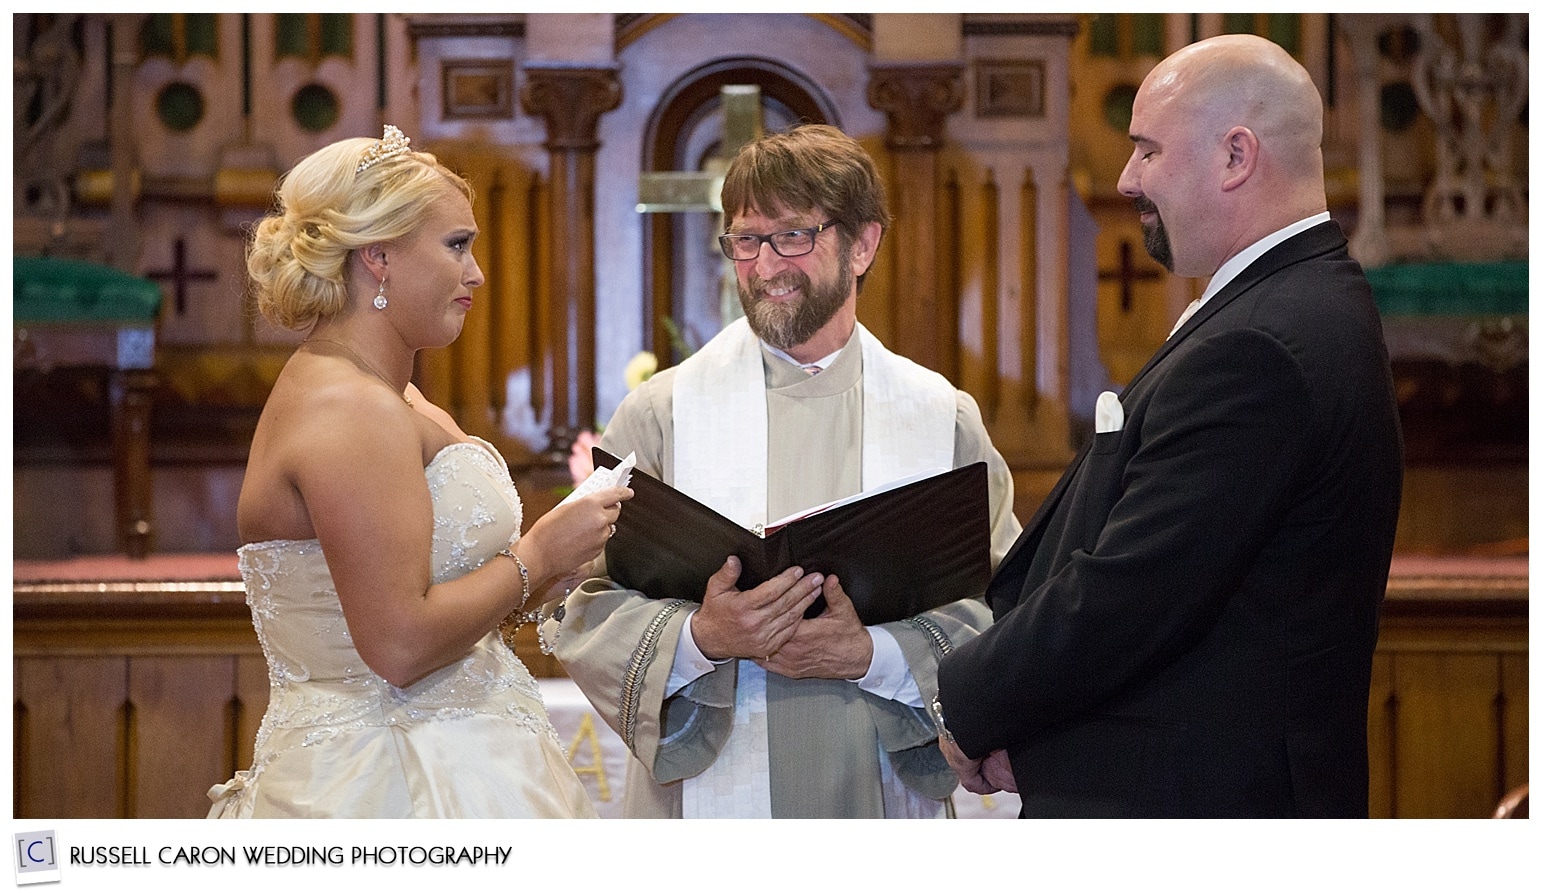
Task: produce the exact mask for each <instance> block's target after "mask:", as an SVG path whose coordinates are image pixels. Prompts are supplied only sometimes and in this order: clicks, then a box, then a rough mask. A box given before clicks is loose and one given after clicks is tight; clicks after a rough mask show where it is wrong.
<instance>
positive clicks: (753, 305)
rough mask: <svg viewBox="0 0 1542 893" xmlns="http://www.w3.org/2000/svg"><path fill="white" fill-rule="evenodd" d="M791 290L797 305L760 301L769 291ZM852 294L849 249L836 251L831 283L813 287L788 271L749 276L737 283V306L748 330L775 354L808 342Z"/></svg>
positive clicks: (803, 276) (799, 272) (802, 276)
mask: <svg viewBox="0 0 1542 893" xmlns="http://www.w3.org/2000/svg"><path fill="white" fill-rule="evenodd" d="M788 285H791V286H794V287H796V288H797V289H798V292H799V294H800V295H801V297H799V298H798V300H797V301H794V302H787V301H780V302H778V301H772V300H770V299H769V298H766V297H764V293H765V291H766V290H767V289H770V288H779V287H785V286H788ZM851 292H852V272H851V248H850V246H847V247H845V248H843V249H842V250H841V251H840V257H839V259H838V262H837V272H836V275H835V277H834V279H831V280H826V281H824V282H820V283H815V282H814V281H813V280H812V279H810V278H809V276H808V274H807V273H805V272H803V271H802V270H800V269H796V268H790V269H788V270H787V271H786V272H784V273H781V274H779V275H777V276H776V277H774V278H772V279H761V278H760V277H758V276H756V275H754V274H753V273H752V274H750V277H749V281H748V282H747V283H746V282H745V281H744V280H742V279H741V280H739V306H741V307H743V308H744V316H745V318H746V319H748V320H749V323H750V330H751V331H753V332H754V333H755V334H756V335H757V336H758V337H759V338H760V339H761V340H762V341H764V342H766V343H767V344H770V345H771V346H773V347H775V348H777V349H779V350H792V349H793V348H794V347H797V346H798V345H800V344H802V343H804V342H805V341H808V340H809V339H810V338H813V337H814V336H815V335H816V334H818V332H819V330H820V329H822V328H824V327H825V324H826V323H828V322H829V321H830V320H831V319H833V318H834V317H835V314H836V313H837V312H838V311H839V310H840V309H841V307H842V305H844V304H845V303H846V299H847V298H849V297H850V296H851Z"/></svg>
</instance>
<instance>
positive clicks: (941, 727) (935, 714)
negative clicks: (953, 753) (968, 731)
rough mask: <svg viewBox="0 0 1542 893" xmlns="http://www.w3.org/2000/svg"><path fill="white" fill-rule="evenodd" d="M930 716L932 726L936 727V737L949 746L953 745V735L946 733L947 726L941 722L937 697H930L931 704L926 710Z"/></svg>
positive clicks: (940, 710)
mask: <svg viewBox="0 0 1542 893" xmlns="http://www.w3.org/2000/svg"><path fill="white" fill-rule="evenodd" d="M927 712H928V713H930V714H931V716H932V725H933V726H936V727H937V737H938V738H940V739H942V740H943V741H946V742H948V743H949V744H954V743H955V742H954V740H953V733H952V732H950V731H948V726H947V724H946V723H944V722H943V721H942V701H941V700H939V699H938V696H937V695H932V703H931V705H930V706H929V707H928V708H927Z"/></svg>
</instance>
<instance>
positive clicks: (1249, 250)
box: [1199, 211, 1328, 306]
mask: <svg viewBox="0 0 1542 893" xmlns="http://www.w3.org/2000/svg"><path fill="white" fill-rule="evenodd" d="M1327 222H1328V212H1327V211H1323V212H1322V213H1320V214H1313V215H1312V216H1311V217H1308V218H1306V219H1305V220H1297V221H1296V222H1295V223H1292V224H1291V225H1290V226H1287V227H1285V228H1284V229H1277V230H1275V231H1274V232H1272V233H1270V234H1269V235H1267V236H1264V237H1263V238H1262V239H1259V240H1258V241H1257V242H1254V243H1253V244H1251V245H1249V246H1248V247H1246V248H1244V249H1242V250H1241V251H1239V252H1237V253H1236V254H1235V255H1233V256H1232V258H1231V259H1230V260H1228V261H1227V262H1226V263H1224V264H1221V268H1220V269H1219V270H1216V271H1215V275H1214V276H1211V277H1210V284H1209V285H1207V286H1205V293H1204V294H1202V295H1200V296H1199V303H1200V306H1204V303H1205V302H1206V301H1208V300H1210V296H1211V295H1213V294H1215V293H1216V292H1218V291H1220V290H1221V289H1222V288H1224V287H1225V286H1226V283H1228V282H1230V281H1232V280H1233V279H1235V278H1237V274H1238V273H1241V272H1242V271H1243V270H1246V269H1247V268H1248V266H1249V265H1251V264H1252V263H1253V261H1255V260H1258V259H1259V258H1260V257H1263V256H1264V252H1266V251H1268V250H1269V249H1270V248H1273V247H1274V246H1276V245H1278V244H1280V243H1281V242H1283V241H1285V240H1286V239H1288V238H1290V237H1291V236H1294V235H1296V234H1297V233H1300V232H1305V231H1306V230H1309V229H1311V228H1312V227H1314V226H1316V225H1317V224H1319V223H1327Z"/></svg>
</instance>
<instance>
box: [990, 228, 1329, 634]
mask: <svg viewBox="0 0 1542 893" xmlns="http://www.w3.org/2000/svg"><path fill="white" fill-rule="evenodd" d="M1344 244H1345V242H1344V233H1343V231H1342V230H1341V229H1339V226H1338V224H1337V223H1335V222H1334V221H1331V220H1330V221H1328V222H1326V223H1321V224H1318V225H1317V226H1314V227H1312V228H1311V229H1309V230H1306V231H1305V232H1302V233H1300V234H1298V235H1295V236H1292V237H1291V238H1289V239H1286V240H1285V241H1284V242H1281V243H1280V244H1278V245H1276V246H1274V247H1273V248H1271V249H1269V250H1268V251H1266V252H1264V254H1263V256H1262V257H1260V258H1259V259H1258V260H1256V261H1254V262H1253V263H1251V264H1249V265H1248V267H1247V268H1246V269H1244V270H1243V271H1242V272H1241V273H1239V274H1237V276H1236V277H1235V278H1233V279H1232V281H1231V282H1228V283H1227V284H1226V286H1225V287H1224V288H1222V289H1221V290H1220V291H1219V292H1216V293H1215V295H1214V296H1212V297H1211V298H1210V300H1208V301H1206V302H1205V306H1203V307H1201V308H1200V309H1199V312H1197V313H1195V314H1194V315H1193V316H1192V317H1190V318H1189V320H1188V321H1187V322H1185V323H1184V324H1183V326H1182V328H1180V329H1178V331H1177V332H1175V333H1173V336H1172V337H1171V338H1168V339H1167V341H1165V342H1164V343H1163V344H1162V346H1161V347H1160V348H1158V349H1157V352H1156V353H1154V354H1152V355H1151V359H1149V360H1147V361H1146V364H1145V365H1144V366H1142V367H1141V369H1140V371H1139V372H1137V373H1135V377H1134V378H1132V379H1130V383H1129V384H1127V385H1125V386H1124V388H1123V389H1122V390H1121V391H1120V394H1121V396H1124V395H1128V394H1130V392H1131V391H1132V390H1133V389H1134V388H1135V386H1136V385H1137V384H1139V383H1140V380H1141V379H1142V378H1144V377H1145V375H1146V373H1147V372H1148V371H1149V370H1151V369H1152V368H1154V367H1155V366H1156V365H1157V364H1158V363H1160V362H1162V360H1163V359H1164V358H1165V357H1166V356H1167V355H1168V354H1169V353H1171V352H1172V350H1173V348H1175V347H1177V346H1178V345H1179V344H1181V343H1182V342H1183V340H1184V339H1185V338H1188V337H1189V336H1190V335H1192V334H1193V333H1194V332H1195V331H1197V330H1198V329H1199V328H1200V327H1201V326H1203V325H1204V324H1205V321H1206V320H1208V319H1209V318H1210V317H1212V316H1214V315H1215V314H1217V313H1219V312H1220V311H1221V308H1223V307H1225V306H1226V305H1227V304H1230V303H1231V302H1232V301H1234V300H1236V299H1237V297H1238V296H1239V295H1242V294H1244V293H1245V292H1247V291H1248V289H1251V288H1252V287H1253V286H1255V285H1257V284H1258V283H1259V282H1262V281H1263V280H1264V279H1267V278H1268V277H1270V276H1272V275H1274V274H1275V273H1277V272H1279V271H1280V270H1281V269H1282V268H1284V267H1287V266H1289V265H1291V264H1294V263H1299V262H1301V261H1303V260H1306V259H1308V258H1313V257H1317V256H1320V255H1323V254H1326V253H1328V252H1330V251H1334V250H1338V249H1340V248H1341V247H1342V246H1343V245H1344ZM1091 449H1092V440H1091V439H1089V440H1088V441H1087V443H1085V444H1083V445H1082V448H1081V450H1079V451H1078V452H1077V454H1076V458H1074V459H1072V460H1071V464H1070V465H1068V466H1066V470H1065V472H1064V473H1063V474H1062V475H1061V476H1060V480H1059V481H1058V482H1057V483H1056V484H1055V488H1054V489H1053V490H1051V491H1050V494H1049V495H1048V496H1046V497H1045V498H1044V502H1043V503H1041V504H1040V505H1039V510H1038V511H1037V512H1035V513H1034V516H1033V518H1032V520H1030V521H1029V522H1028V524H1027V526H1026V527H1024V528H1023V532H1022V534H1021V535H1019V536H1018V538H1017V542H1016V543H1013V544H1012V548H1011V549H1010V550H1008V552H1007V554H1006V557H1004V558H1003V559H1002V561H1001V564H1000V565H999V569H998V572H997V575H996V579H997V580H1003V578H1005V577H1006V573H1005V572H1006V571H1007V570H1008V569H1009V568H1010V569H1011V570H1013V571H1016V570H1017V568H1015V567H1013V563H1014V562H1015V561H1027V562H1031V561H1032V559H1033V556H1034V553H1035V552H1036V551H1037V549H1038V543H1039V541H1040V540H1041V539H1043V536H1044V527H1045V525H1046V523H1048V521H1049V519H1050V517H1052V516H1053V515H1054V513H1055V510H1056V509H1057V508H1058V507H1059V505H1060V502H1061V500H1062V499H1063V498H1064V496H1065V492H1066V490H1067V489H1068V488H1069V487H1070V484H1071V481H1072V480H1073V479H1074V478H1075V477H1076V473H1077V472H1078V471H1079V470H1080V469H1081V464H1082V462H1083V461H1084V460H1085V459H1086V458H1087V454H1088V452H1090V451H1091ZM1024 553H1026V554H1024ZM1022 572H1023V573H1026V572H1027V567H1026V566H1025V567H1024V568H1022ZM996 588H997V587H996V584H995V581H993V582H992V585H991V592H990V596H989V597H988V599H987V600H988V601H990V602H991V603H992V605H993V606H994V598H995V596H996V595H997V593H996ZM1013 595H1014V596H1020V593H1013Z"/></svg>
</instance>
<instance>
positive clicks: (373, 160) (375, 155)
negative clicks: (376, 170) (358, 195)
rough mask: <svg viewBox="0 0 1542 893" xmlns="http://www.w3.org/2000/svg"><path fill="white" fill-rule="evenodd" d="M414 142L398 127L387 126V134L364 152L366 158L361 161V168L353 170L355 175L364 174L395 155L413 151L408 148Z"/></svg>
mask: <svg viewBox="0 0 1542 893" xmlns="http://www.w3.org/2000/svg"><path fill="white" fill-rule="evenodd" d="M411 143H412V140H411V139H409V138H408V137H407V135H406V134H404V133H402V132H401V131H400V130H398V129H396V125H394V124H387V125H386V126H385V134H384V135H383V136H381V137H380V139H378V140H376V141H375V144H374V145H373V146H370V147H369V148H368V149H365V150H364V157H363V158H361V159H359V166H358V167H356V168H354V169H353V172H354V173H355V174H362V173H364V172H365V171H367V170H369V169H370V168H372V167H374V166H375V165H377V164H379V163H380V162H382V161H385V160H386V159H387V158H390V157H392V156H393V155H401V154H402V153H404V152H410V151H412V150H411V149H410V148H408V146H409V145H410V144H411Z"/></svg>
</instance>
